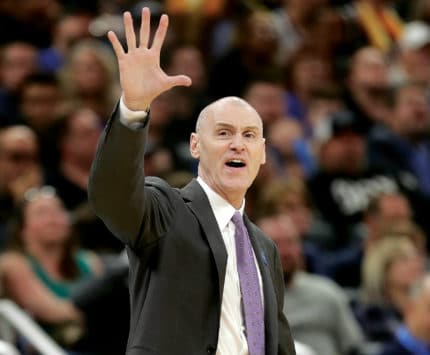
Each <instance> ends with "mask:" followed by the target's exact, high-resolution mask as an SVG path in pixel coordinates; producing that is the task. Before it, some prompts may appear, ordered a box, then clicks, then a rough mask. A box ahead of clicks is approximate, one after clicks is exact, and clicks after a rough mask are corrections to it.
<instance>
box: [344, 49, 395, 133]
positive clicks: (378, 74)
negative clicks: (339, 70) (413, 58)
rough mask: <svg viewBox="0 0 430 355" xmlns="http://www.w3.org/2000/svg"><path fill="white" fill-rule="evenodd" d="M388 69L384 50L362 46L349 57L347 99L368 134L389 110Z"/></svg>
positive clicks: (346, 84)
mask: <svg viewBox="0 0 430 355" xmlns="http://www.w3.org/2000/svg"><path fill="white" fill-rule="evenodd" d="M389 84H390V83H389V70H388V63H387V60H386V57H385V56H384V53H383V52H382V50H380V49H377V48H374V47H361V48H359V49H358V50H357V51H355V52H354V53H353V55H352V56H351V58H350V60H349V64H348V68H347V71H346V76H345V81H344V85H345V93H344V101H345V104H346V107H347V109H348V110H350V111H351V112H353V113H354V116H355V119H356V120H357V121H358V122H359V123H360V125H361V126H362V127H363V130H364V131H365V132H366V133H367V132H368V131H369V130H370V129H371V127H372V126H373V125H374V124H375V123H377V122H383V121H384V120H385V118H386V116H387V114H388V112H389V109H388V103H387V95H388V93H389Z"/></svg>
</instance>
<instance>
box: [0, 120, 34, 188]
mask: <svg viewBox="0 0 430 355" xmlns="http://www.w3.org/2000/svg"><path fill="white" fill-rule="evenodd" d="M37 166H38V145H37V140H36V136H35V135H34V133H33V132H32V131H31V130H30V129H29V128H27V127H25V126H13V127H10V128H5V129H3V130H2V131H1V132H0V186H1V189H5V188H6V187H7V186H9V185H10V184H11V183H12V182H13V181H14V180H15V179H17V178H19V177H21V176H23V175H24V174H27V173H29V172H30V171H32V170H34V169H35V168H36V167H37Z"/></svg>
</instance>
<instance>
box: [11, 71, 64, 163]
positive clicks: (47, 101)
mask: <svg viewBox="0 0 430 355" xmlns="http://www.w3.org/2000/svg"><path fill="white" fill-rule="evenodd" d="M18 97H19V99H18V102H19V106H18V107H19V121H20V122H21V123H23V124H25V125H27V126H29V127H30V128H32V129H33V130H34V132H35V133H36V135H37V137H38V140H39V147H40V159H41V162H42V165H43V167H44V169H45V170H52V169H53V168H54V167H55V166H56V165H57V162H58V149H57V147H56V133H57V132H56V131H55V124H56V122H57V121H58V119H59V115H60V112H61V110H62V103H63V93H62V90H61V85H60V83H59V81H58V80H57V78H56V76H55V75H54V74H52V73H40V72H37V73H34V74H31V75H29V76H28V77H27V78H26V79H25V80H24V81H23V83H22V84H21V86H20V89H19V95H18Z"/></svg>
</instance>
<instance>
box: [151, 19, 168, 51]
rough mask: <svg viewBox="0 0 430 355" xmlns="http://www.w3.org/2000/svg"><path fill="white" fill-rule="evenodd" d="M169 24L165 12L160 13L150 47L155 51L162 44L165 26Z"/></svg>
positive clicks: (158, 49) (159, 48) (165, 30)
mask: <svg viewBox="0 0 430 355" xmlns="http://www.w3.org/2000/svg"><path fill="white" fill-rule="evenodd" d="M168 26H169V18H168V17H167V15H166V14H163V15H161V18H160V23H159V24H158V28H157V31H156V32H155V35H154V41H153V43H152V47H151V48H154V49H155V50H156V51H157V52H160V50H161V46H162V45H163V42H164V38H165V37H166V32H167V27H168Z"/></svg>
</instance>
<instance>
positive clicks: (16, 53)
mask: <svg viewBox="0 0 430 355" xmlns="http://www.w3.org/2000/svg"><path fill="white" fill-rule="evenodd" d="M36 69H37V49H36V47H34V46H32V45H30V44H27V43H20V42H15V43H11V44H9V45H6V46H5V47H4V48H3V50H2V53H1V59H0V81H1V85H2V86H3V87H4V88H6V89H7V90H8V91H12V92H13V91H16V90H17V89H18V87H19V85H20V84H21V83H22V82H23V80H24V79H25V78H26V77H27V76H28V75H29V74H31V73H33V72H34V71H36Z"/></svg>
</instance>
